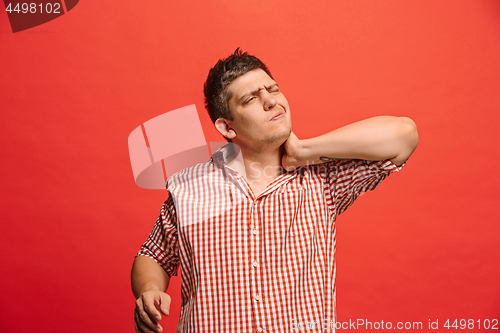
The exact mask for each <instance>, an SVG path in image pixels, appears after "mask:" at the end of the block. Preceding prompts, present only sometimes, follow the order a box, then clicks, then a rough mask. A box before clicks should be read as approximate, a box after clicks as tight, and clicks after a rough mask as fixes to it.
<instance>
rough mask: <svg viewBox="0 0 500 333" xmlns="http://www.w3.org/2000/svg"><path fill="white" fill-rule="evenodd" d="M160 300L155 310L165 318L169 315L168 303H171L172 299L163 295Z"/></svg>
mask: <svg viewBox="0 0 500 333" xmlns="http://www.w3.org/2000/svg"><path fill="white" fill-rule="evenodd" d="M160 299H161V303H160V304H159V307H158V308H157V309H158V310H160V311H161V312H162V313H163V314H164V315H165V316H168V315H169V314H170V303H171V302H172V298H171V297H170V295H168V294H164V295H162V296H161V298H160Z"/></svg>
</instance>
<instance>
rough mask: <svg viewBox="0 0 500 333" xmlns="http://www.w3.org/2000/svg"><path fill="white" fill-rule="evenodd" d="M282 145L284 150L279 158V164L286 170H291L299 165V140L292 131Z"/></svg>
mask: <svg viewBox="0 0 500 333" xmlns="http://www.w3.org/2000/svg"><path fill="white" fill-rule="evenodd" d="M283 146H284V149H285V152H284V154H283V157H282V158H281V165H282V166H283V168H284V169H285V170H286V171H293V170H295V169H296V168H298V167H299V166H300V165H301V164H300V161H299V152H300V149H301V141H300V140H299V138H297V136H296V135H295V134H294V133H293V132H290V136H289V137H288V139H287V140H286V141H285V143H284V144H283Z"/></svg>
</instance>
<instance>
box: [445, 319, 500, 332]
mask: <svg viewBox="0 0 500 333" xmlns="http://www.w3.org/2000/svg"><path fill="white" fill-rule="evenodd" d="M443 327H446V328H447V329H450V328H454V329H459V328H460V329H462V330H464V329H474V328H479V329H481V328H482V329H486V330H489V329H491V330H497V329H498V319H492V320H489V319H483V320H481V319H478V320H474V319H468V320H467V319H460V320H459V319H455V321H453V323H451V324H450V319H448V320H447V321H446V323H444V325H443Z"/></svg>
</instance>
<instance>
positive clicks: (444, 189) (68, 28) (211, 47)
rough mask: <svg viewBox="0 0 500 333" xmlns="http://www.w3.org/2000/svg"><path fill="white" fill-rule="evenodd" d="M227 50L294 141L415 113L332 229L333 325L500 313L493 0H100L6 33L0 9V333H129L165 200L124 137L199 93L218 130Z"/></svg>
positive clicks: (498, 7)
mask: <svg viewBox="0 0 500 333" xmlns="http://www.w3.org/2000/svg"><path fill="white" fill-rule="evenodd" d="M236 47H241V48H242V49H243V50H245V51H248V52H250V53H252V54H255V55H257V56H258V57H260V58H261V59H262V60H263V61H264V62H265V63H266V64H267V65H268V66H269V67H270V68H271V71H272V73H273V75H274V77H275V79H276V80H277V81H278V82H279V83H280V86H281V88H282V90H283V91H284V93H285V94H286V96H287V98H288V100H289V102H290V105H291V110H292V120H293V129H294V132H295V133H296V134H297V135H298V136H299V138H308V137H311V136H316V135H319V134H322V133H325V132H327V131H330V130H332V129H335V128H338V127H340V126H343V125H346V124H348V123H351V122H354V121H357V120H361V119H364V118H367V117H371V116H376V115H396V116H403V115H404V116H408V117H410V118H412V119H413V120H414V121H415V122H416V123H417V126H418V130H419V134H420V144H419V147H418V148H417V150H416V151H415V153H414V155H413V156H412V157H411V158H410V160H409V161H408V163H407V165H406V166H405V168H404V169H403V171H402V172H401V173H399V174H395V175H392V176H391V177H389V179H387V180H386V181H385V182H384V184H382V185H381V186H380V187H379V188H378V189H377V190H376V191H374V192H372V193H369V194H366V195H364V196H362V197H361V198H359V200H358V201H357V202H356V203H355V204H354V205H353V207H351V208H350V209H349V210H348V211H347V212H346V213H345V214H344V215H342V216H341V217H340V218H339V219H338V220H337V223H338V224H337V227H338V236H337V239H338V247H337V251H338V255H337V257H338V279H337V281H338V296H337V308H338V320H339V321H340V322H344V321H349V319H351V320H356V319H367V320H370V321H372V322H375V321H380V320H384V322H386V321H392V322H393V323H396V322H398V321H402V322H404V321H421V322H423V323H424V328H426V327H427V323H428V320H429V319H431V320H432V321H435V320H436V319H439V325H440V326H441V327H442V324H443V323H444V321H445V320H446V319H462V318H463V319H474V320H477V319H493V318H496V319H500V284H499V283H498V281H500V267H499V261H500V251H499V249H498V244H499V241H498V240H499V236H500V225H499V218H498V216H499V209H498V198H499V195H498V193H497V189H498V186H499V180H500V177H499V174H498V172H497V169H498V161H499V160H498V156H499V148H498V143H499V140H498V139H499V132H498V123H499V120H500V117H499V115H498V113H499V107H500V98H499V93H498V90H499V88H500V61H499V59H500V1H498V0H439V1H437V0H408V1H401V0H383V1H382V0H379V1H361V0H350V1H326V0H322V1H314V2H310V3H306V2H304V1H295V0H287V1H267V0H253V1H245V2H241V3H240V2H235V1H230V0H213V1H206V2H204V1H191V0H184V1H162V2H158V1H143V2H137V1H135V2H124V1H117V0H110V1H99V2H95V1H94V2H92V1H81V2H80V3H79V4H78V5H77V6H76V7H75V9H73V10H72V11H71V12H69V13H68V14H65V15H63V16H62V17H60V18H58V19H56V20H53V21H51V22H48V23H46V24H43V25H41V26H39V27H35V28H33V29H30V30H27V31H25V32H20V33H16V34H14V33H12V31H11V30H10V26H9V22H8V20H7V15H6V13H5V12H3V11H2V12H0V49H1V53H0V108H1V111H2V112H1V131H0V135H1V140H2V141H1V142H2V144H1V148H0V156H1V157H2V163H1V175H2V181H1V194H0V195H1V205H2V222H1V224H0V253H1V254H2V270H1V274H0V295H1V298H0V299H1V301H0V331H1V332H4V333H10V332H86V333H87V332H133V315H132V314H133V308H134V298H133V296H132V293H131V291H130V282H129V273H130V268H131V265H132V261H133V258H134V255H135V253H136V252H137V250H138V249H139V247H140V245H141V243H142V242H143V241H144V240H145V239H146V237H147V235H148V234H149V231H150V230H151V228H152V225H153V223H154V221H155V219H156V217H157V215H158V213H159V209H160V206H161V204H162V202H163V200H164V199H165V198H166V192H164V191H154V190H144V189H141V188H139V187H137V186H136V185H135V183H134V180H133V176H132V170H131V166H130V160H129V156H128V148H127V137H128V135H129V133H130V132H131V131H132V130H133V129H134V128H136V127H137V126H139V125H140V124H142V123H143V122H144V121H147V120H149V119H151V118H153V117H155V116H157V115H159V114H162V113H164V112H167V111H170V110H174V109H177V108H179V107H182V106H186V105H189V104H193V103H194V104H196V106H197V108H198V113H199V116H200V118H201V121H202V125H203V129H204V131H205V136H206V139H207V141H221V137H220V136H219V135H218V133H217V132H216V131H215V130H214V129H213V126H212V123H211V122H210V119H209V118H208V116H207V115H206V111H205V110H204V108H203V99H202V85H203V82H204V80H205V77H206V75H207V73H208V69H209V68H210V67H211V66H213V65H214V64H215V62H216V61H217V60H218V59H219V58H220V57H224V56H226V55H229V54H230V53H232V52H233V51H234V50H235V49H236ZM185 126H186V130H189V126H188V124H185ZM179 288H180V279H179V278H174V279H173V280H172V284H171V289H170V294H171V295H172V298H173V303H172V311H171V313H172V314H171V317H169V318H167V319H165V320H164V323H163V325H164V327H165V328H166V332H173V331H174V328H175V326H176V323H177V318H178V315H179V309H180V292H179ZM476 325H477V324H476ZM497 327H500V325H498V326H497ZM441 330H442V331H448V330H447V329H442V328H441V329H440V331H441Z"/></svg>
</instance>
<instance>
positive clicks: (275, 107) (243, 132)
mask: <svg viewBox="0 0 500 333" xmlns="http://www.w3.org/2000/svg"><path fill="white" fill-rule="evenodd" d="M227 89H228V93H229V96H230V99H229V108H230V110H231V113H232V115H233V120H228V121H227V122H228V123H229V125H230V127H231V128H232V129H233V130H234V133H235V134H236V135H235V137H234V138H231V139H233V142H234V143H236V144H239V145H240V146H242V147H243V146H245V147H249V148H252V149H256V150H260V149H266V148H269V147H274V146H276V147H279V146H281V145H282V144H283V143H284V142H285V141H286V140H287V139H288V137H289V135H290V132H291V129H292V123H291V117H290V107H289V106H288V101H287V100H286V98H285V95H283V94H282V93H281V91H280V89H279V87H278V85H277V84H276V82H275V81H274V80H273V79H271V77H269V75H267V73H266V72H264V71H263V70H262V69H260V68H259V69H254V70H252V71H250V72H248V73H246V74H244V75H242V76H240V77H238V78H237V79H236V80H234V81H233V82H231V84H230V85H229V86H228V88H227Z"/></svg>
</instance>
